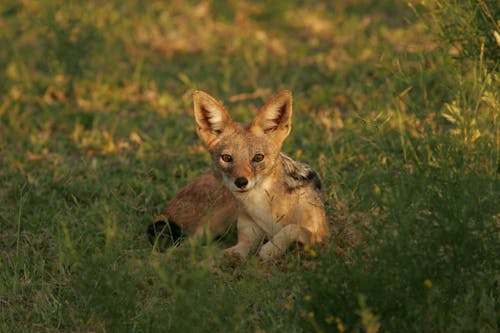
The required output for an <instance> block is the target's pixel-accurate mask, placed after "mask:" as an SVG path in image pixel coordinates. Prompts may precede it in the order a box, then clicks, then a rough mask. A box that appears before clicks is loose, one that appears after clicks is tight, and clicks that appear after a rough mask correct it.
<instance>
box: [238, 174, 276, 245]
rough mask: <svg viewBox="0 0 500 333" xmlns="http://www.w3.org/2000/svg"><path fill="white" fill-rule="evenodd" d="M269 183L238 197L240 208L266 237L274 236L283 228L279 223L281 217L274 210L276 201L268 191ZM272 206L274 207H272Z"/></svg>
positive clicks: (264, 183)
mask: <svg viewBox="0 0 500 333" xmlns="http://www.w3.org/2000/svg"><path fill="white" fill-rule="evenodd" d="M270 186H271V184H270V182H266V181H264V182H263V183H262V184H261V185H260V186H259V187H256V188H253V189H252V190H250V191H249V192H246V193H244V194H241V195H239V196H238V201H239V203H240V206H241V208H242V209H243V210H244V211H245V213H247V215H248V216H250V217H251V218H252V219H253V221H254V222H255V223H256V224H257V225H258V226H259V227H260V228H261V229H262V230H264V232H265V233H266V234H267V235H268V236H274V235H275V234H276V233H277V232H278V231H280V230H281V229H282V228H283V225H282V224H281V223H280V222H279V221H280V220H281V219H282V218H283V216H282V215H280V214H279V212H278V210H277V209H276V206H275V205H276V200H277V198H274V197H273V196H272V194H271V193H272V191H270V189H271V188H270ZM273 205H274V206H273Z"/></svg>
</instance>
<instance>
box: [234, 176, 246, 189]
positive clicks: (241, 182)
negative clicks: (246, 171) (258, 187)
mask: <svg viewBox="0 0 500 333" xmlns="http://www.w3.org/2000/svg"><path fill="white" fill-rule="evenodd" d="M247 184H248V179H246V178H245V177H238V178H236V179H235V181H234V185H236V186H237V187H238V188H245V186H247Z"/></svg>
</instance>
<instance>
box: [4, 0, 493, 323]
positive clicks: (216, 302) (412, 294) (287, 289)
mask: <svg viewBox="0 0 500 333" xmlns="http://www.w3.org/2000/svg"><path fill="white" fill-rule="evenodd" d="M499 25H500V7H499V6H498V3H497V2H496V1H487V0H484V1H482V0H477V1H472V0H466V1H463V2H455V1H449V0H443V1H411V2H410V3H407V2H402V1H393V0H384V1H369V0H362V1H350V0H342V1H335V2H322V1H306V2H302V1H274V2H270V1H251V2H250V1H243V0H240V1H223V0H221V1H201V2H198V1H187V0H182V1H181V0H174V1H164V2H163V1H146V2H142V1H134V0H127V1H108V2H99V1H71V2H67V1H55V0H47V1H36V2H35V1H10V0H7V1H3V2H2V3H1V4H0V45H1V47H0V185H1V186H0V202H1V204H0V224H1V228H0V331H2V332H33V331H40V332H42V331H43V332H59V331H70V332H74V331H85V332H91V331H93V332H105V331H106V332H117V331H119V332H128V331H137V332H165V331H167V332H169V331H179V332H188V331H189V332H198V331H199V332H205V331H217V332H235V331H245V332H246V331H249V332H282V331H289V332H302V331H306V332H309V331H316V332H335V331H338V332H344V331H346V332H347V331H348V332H351V331H352V332H361V331H365V332H376V331H398V332H402V331H404V332H422V331H432V332H458V331H460V332H462V331H471V332H498V331H499V329H500V328H499V326H500V302H499V296H500V257H499V256H498V253H500V212H499V200H498V198H499V181H498V174H499V166H498V162H499V125H498V114H499V110H500V74H499V71H498V66H499V64H500V59H499V54H500V51H499V50H500V29H499ZM194 89H202V90H205V91H207V92H209V93H210V94H212V95H213V96H216V97H217V98H219V99H221V100H223V101H224V102H225V105H226V106H227V108H228V109H229V110H230V112H231V113H232V114H233V115H234V117H235V118H236V119H238V120H241V121H244V120H249V119H251V118H252V117H253V115H254V114H255V112H256V111H257V110H258V108H259V107H260V106H261V105H262V104H263V103H264V102H265V100H266V99H267V98H269V97H270V96H271V95H272V94H273V93H275V92H278V91H280V90H282V89H289V90H291V91H292V92H293V94H294V122H293V131H292V134H291V135H290V137H289V138H288V140H287V141H286V143H285V146H284V151H285V152H286V153H288V154H289V155H291V156H292V157H294V158H297V159H299V160H303V161H305V162H307V163H309V164H311V165H312V166H313V167H314V168H315V169H316V170H318V171H319V173H320V175H321V177H322V179H323V181H324V191H325V195H326V198H327V205H328V213H329V214H330V216H331V218H330V220H331V223H332V229H333V230H332V237H331V242H330V243H329V244H328V245H327V246H324V247H319V248H314V249H305V250H294V251H291V252H290V253H289V254H288V255H287V256H286V257H285V258H284V259H283V261H282V262H280V263H277V264H276V265H270V266H268V265H261V264H260V263H258V262H257V260H256V259H252V260H250V261H249V262H247V263H245V264H243V265H241V266H237V267H225V268H223V270H222V272H221V273H220V274H219V275H214V274H213V273H211V272H209V271H207V270H205V269H203V268H201V267H200V265H199V264H198V262H199V261H200V260H201V259H203V258H206V257H207V256H209V255H211V254H212V253H213V252H214V251H218V248H219V246H218V245H217V244H213V245H211V246H207V247H201V246H199V245H196V244H190V243H189V242H187V243H186V244H185V245H183V246H182V247H180V248H176V249H172V250H170V251H167V252H166V253H156V252H155V251H153V250H152V247H151V246H150V245H149V243H148V241H147V238H146V236H145V229H146V226H147V225H148V224H149V223H150V222H151V219H152V217H153V216H154V215H155V214H157V213H158V212H159V210H160V209H161V208H162V205H163V204H164V203H165V202H166V201H167V200H168V199H169V198H171V197H172V196H173V195H175V193H176V192H177V190H178V189H179V188H181V187H182V186H183V185H185V184H186V183H187V182H188V181H189V180H190V179H192V178H193V177H194V176H195V175H198V174H200V173H202V172H203V171H204V170H205V169H206V168H207V167H208V165H209V158H208V156H207V154H206V153H205V152H204V151H203V149H202V146H201V144H200V141H199V140H198V139H197V137H196V134H195V129H194V122H193V117H192V100H191V93H192V91H193V90H194Z"/></svg>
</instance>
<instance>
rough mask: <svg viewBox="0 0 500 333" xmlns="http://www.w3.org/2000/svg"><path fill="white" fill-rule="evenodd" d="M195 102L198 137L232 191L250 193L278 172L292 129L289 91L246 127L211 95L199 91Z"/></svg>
mask: <svg viewBox="0 0 500 333" xmlns="http://www.w3.org/2000/svg"><path fill="white" fill-rule="evenodd" d="M193 99H194V116H195V118H196V125H197V132H198V135H199V137H200V138H201V139H202V140H203V142H204V143H205V146H206V147H207V149H208V151H209V152H210V153H211V155H212V159H213V163H214V166H215V169H216V171H217V172H219V174H220V175H221V176H222V180H223V182H224V184H225V185H226V186H227V188H228V189H229V190H230V191H231V192H233V193H235V194H237V193H241V192H247V191H250V190H252V189H253V188H255V187H256V186H258V185H259V184H260V183H261V182H263V181H264V180H265V179H266V178H267V177H269V176H271V175H272V174H273V172H274V171H276V166H279V164H278V163H279V153H280V150H281V145H282V144H283V141H284V140H285V138H286V137H287V136H288V134H289V133H290V129H291V116H292V95H291V93H290V92H289V91H283V92H281V93H279V94H277V95H275V96H274V97H272V98H271V99H270V100H269V101H268V102H267V103H266V104H265V105H264V106H263V107H262V109H261V110H260V111H259V113H258V114H257V116H256V117H255V119H254V120H253V122H252V123H251V124H250V125H246V126H244V125H241V124H238V123H235V122H233V120H232V119H231V116H230V115H229V113H228V112H227V111H226V109H224V107H223V106H222V104H221V103H219V102H218V101H217V100H215V99H214V98H213V97H212V96H210V95H208V94H207V93H204V92H202V91H196V92H195V93H194V95H193Z"/></svg>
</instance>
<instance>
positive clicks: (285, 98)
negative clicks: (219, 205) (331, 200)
mask: <svg viewBox="0 0 500 333" xmlns="http://www.w3.org/2000/svg"><path fill="white" fill-rule="evenodd" d="M193 100H194V114H195V119H196V124H197V132H198V135H199V136H200V138H201V139H202V140H203V142H204V143H205V146H206V147H207V149H208V151H209V152H210V153H211V155H212V160H213V165H214V170H215V176H216V177H217V178H218V179H220V181H221V182H222V183H223V184H224V185H225V186H226V188H227V189H228V190H229V192H231V193H232V195H233V196H234V198H235V199H236V202H237V203H238V207H239V210H238V221H237V228H238V243H237V244H236V245H235V246H233V247H231V248H229V249H227V250H226V251H227V252H229V253H234V254H237V255H239V256H241V257H242V258H246V257H247V256H248V253H249V251H250V250H251V249H252V248H253V247H254V246H256V245H257V244H258V243H259V242H260V241H261V240H262V239H264V238H265V239H268V242H267V243H265V244H264V245H263V246H262V248H261V249H260V251H259V256H260V257H261V258H262V259H263V260H269V259H272V258H274V257H276V256H279V255H281V254H283V253H284V252H285V251H286V249H287V247H288V246H289V244H290V243H291V242H296V241H298V242H301V243H304V244H314V243H317V242H321V241H323V240H324V239H325V238H326V236H327V233H328V227H327V222H326V217H325V210H324V205H323V202H322V198H321V192H320V190H319V187H320V181H319V179H318V178H317V174H316V173H315V172H314V171H313V170H312V169H310V167H309V166H307V165H306V164H303V163H300V162H296V161H293V160H292V159H290V158H289V157H287V156H286V155H283V154H282V153H280V150H281V145H282V143H283V141H284V140H285V138H286V137H287V136H288V134H289V133H290V130H291V116H292V97H291V94H290V92H288V91H284V92H281V93H279V94H278V95H276V96H274V97H273V98H271V99H270V100H269V101H268V102H267V103H266V104H265V105H264V106H263V107H262V109H261V110H260V112H259V114H258V115H257V116H256V117H255V119H254V121H253V122H252V123H251V125H249V126H243V125H241V124H237V123H234V122H233V121H232V119H231V117H230V116H229V113H228V112H227V111H226V110H225V109H224V107H223V106H222V104H221V103H220V102H218V101H217V100H215V99H214V98H213V97H211V96H210V95H208V94H206V93H204V92H201V91H197V92H195V93H194V96H193ZM261 157H262V160H261ZM214 182H215V181H214Z"/></svg>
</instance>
